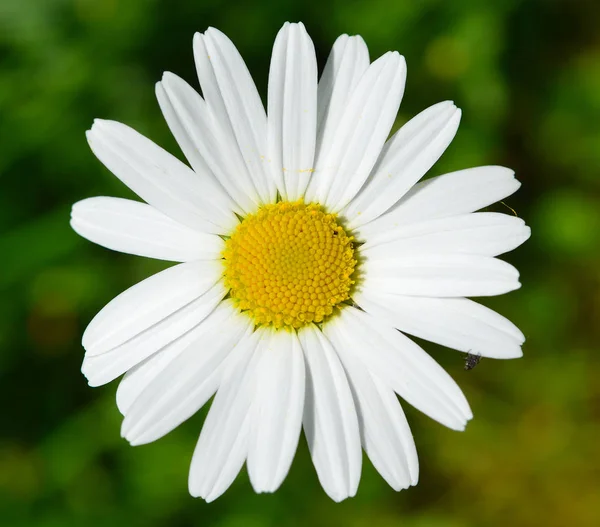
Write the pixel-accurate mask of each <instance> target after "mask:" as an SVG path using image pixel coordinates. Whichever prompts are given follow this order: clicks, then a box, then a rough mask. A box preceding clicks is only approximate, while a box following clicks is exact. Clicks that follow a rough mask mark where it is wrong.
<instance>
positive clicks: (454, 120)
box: [71, 24, 530, 501]
mask: <svg viewBox="0 0 600 527" xmlns="http://www.w3.org/2000/svg"><path fill="white" fill-rule="evenodd" d="M194 55H195V60H196V67H197V70H198V76H199V80H200V86H201V89H202V96H200V95H199V94H198V93H197V92H196V91H195V90H194V89H193V88H192V87H190V86H189V85H188V84H187V83H186V82H185V81H183V80H182V79H180V78H178V77H177V76H175V75H173V74H170V73H165V75H164V77H163V79H162V81H161V82H159V83H158V84H157V86H156V94H157V98H158V102H159V104H160V107H161V109H162V111H163V114H164V116H165V118H166V120H167V123H168V125H169V127H170V129H171V131H172V133H173V135H174V136H175V138H176V139H177V141H178V143H179V145H180V146H181V149H182V150H183V153H184V154H185V157H186V158H187V160H188V162H189V164H190V166H191V168H190V167H188V166H187V165H185V164H184V163H182V162H180V161H178V160H177V159H176V158H175V157H173V156H172V155H170V154H168V153H167V152H165V151H164V150H162V149H161V148H160V147H159V146H157V145H156V144H154V143H153V142H151V141H150V140H148V139H146V138H145V137H143V136H141V135H140V134H138V133H137V132H135V131H134V130H132V129H131V128H129V127H127V126H125V125H123V124H120V123H116V122H111V121H100V120H97V121H96V122H95V123H94V125H93V127H92V129H91V130H90V131H89V132H88V140H89V143H90V146H91V148H92V150H93V151H94V153H95V154H96V156H97V157H98V158H99V159H100V161H102V163H104V165H106V167H107V168H108V169H109V170H111V171H112V172H113V173H114V174H115V175H116V176H117V177H118V178H119V179H121V180H122V181H123V182H124V183H125V184H126V185H127V186H129V187H130V188H131V189H132V190H133V191H134V192H136V193H137V194H138V195H139V196H140V197H141V198H142V199H143V200H144V201H145V203H142V202H137V201H130V200H125V199H119V198H107V197H97V198H90V199H87V200H83V201H81V202H79V203H77V204H75V206H74V207H73V213H72V220H71V224H72V226H73V228H74V229H75V230H76V231H77V232H78V233H79V234H81V235H82V236H84V237H86V238H88V239H90V240H91V241H93V242H96V243H98V244H100V245H103V246H105V247H108V248H110V249H114V250H117V251H122V252H126V253H130V254H135V255H140V256H146V257H150V258H158V259H162V260H169V261H175V262H180V263H179V264H178V265H175V266H173V267H170V268H169V269H167V270H165V271H162V272H160V273H158V274H156V275H154V276H152V277H150V278H148V279H146V280H144V281H143V282H141V283H139V284H137V285H134V286H133V287H131V288H130V289H128V290H127V291H125V292H124V293H122V294H121V295H119V296H118V297H116V298H115V299H114V300H112V301H111V302H110V303H109V304H108V305H107V306H106V307H105V308H104V309H102V310H101V311H100V313H98V315H97V316H96V317H95V318H94V319H93V320H92V322H91V323H90V325H89V326H88V328H87V330H86V331H85V334H84V336H83V345H84V347H85V349H86V354H85V359H84V363H83V367H82V369H83V373H84V374H85V375H86V377H87V378H88V380H89V383H90V385H92V386H98V385H102V384H105V383H107V382H110V381H112V380H114V379H116V378H117V377H119V376H121V375H122V374H125V376H124V377H123V379H122V380H121V382H120V384H119V388H118V391H117V405H118V407H119V409H120V411H121V412H122V413H123V415H124V416H125V417H124V420H123V426H122V435H123V436H124V437H125V438H126V439H127V440H128V441H129V442H130V443H131V444H133V445H139V444H143V443H148V442H151V441H154V440H156V439H158V438H160V437H162V436H163V435H165V434H166V433H168V432H169V431H171V430H172V429H173V428H175V427H176V426H178V425H179V424H180V423H182V422H183V421H184V420H186V419H187V418H189V417H190V416H191V415H192V414H194V413H195V412H196V411H197V410H198V409H199V408H200V407H202V406H203V405H204V404H205V403H206V402H207V401H208V400H209V399H210V398H211V397H212V396H213V395H214V394H215V393H216V396H215V398H214V401H213V403H212V406H211V408H210V411H209V414H208V417H207V419H206V422H205V423H204V426H203V428H202V432H201V434H200V438H199V441H198V444H197V446H196V450H195V452H194V455H193V459H192V465H191V469H190V478H189V489H190V492H191V494H192V495H194V496H201V497H203V498H204V499H206V500H207V501H210V500H213V499H215V498H217V497H218V496H219V495H220V494H222V493H223V492H224V491H225V490H226V489H227V487H228V486H229V485H230V484H231V483H232V481H233V480H234V479H235V477H236V475H237V474H238V472H239V471H240V469H241V468H242V466H243V465H244V463H246V464H247V468H248V472H249V475H250V481H251V483H252V485H253V487H254V489H255V490H256V491H257V492H272V491H274V490H276V489H277V488H278V487H279V486H280V485H281V483H282V481H283V480H284V478H285V476H286V474H287V472H288V470H289V467H290V464H291V462H292V458H293V456H294V453H295V451H296V447H297V444H298V439H299V435H300V432H301V429H302V428H303V429H304V433H305V434H306V437H307V441H308V445H309V448H310V450H311V455H312V459H313V462H314V465H315V468H316V471H317V475H318V477H319V480H320V482H321V484H322V485H323V488H324V489H325V491H326V492H327V493H328V494H329V495H330V496H331V497H332V498H333V499H334V500H336V501H339V500H342V499H344V498H346V497H348V496H353V495H354V494H355V493H356V491H357V487H358V482H359V479H360V472H361V459H362V453H361V447H362V448H364V450H365V451H366V453H367V454H368V456H369V458H370V460H371V461H372V463H373V464H374V465H375V467H376V469H377V470H378V471H379V473H380V474H381V475H382V476H383V478H385V480H386V481H387V482H388V483H389V484H390V485H391V486H392V487H393V488H394V489H396V490H400V489H402V488H407V487H408V486H410V485H414V484H416V482H417V479H418V461H417V454H416V449H415V445H414V442H413V438H412V435H411V432H410V429H409V427H408V424H407V422H406V418H405V417H404V413H403V411H402V408H401V406H400V403H399V401H398V398H397V397H396V394H398V395H400V396H401V397H402V398H403V399H404V400H405V401H407V402H408V403H410V404H412V405H413V406H415V407H416V408H418V409H419V410H421V411H422V412H423V413H425V414H427V415H428V416H430V417H431V418H433V419H435V420H437V421H439V422H440V423H442V424H444V425H446V426H448V427H450V428H452V429H455V430H462V429H464V427H465V425H466V422H467V421H468V420H469V419H470V418H471V417H472V414H471V410H470V408H469V405H468V403H467V401H466V399H465V397H464V395H463V394H462V392H461V390H460V388H459V387H458V386H457V385H456V383H455V382H454V381H453V380H452V378H451V377H450V376H449V375H448V374H447V373H446V372H445V371H444V370H443V369H442V368H441V367H440V366H439V365H438V364H437V363H436V362H435V361H434V360H433V359H432V358H431V357H430V356H429V355H428V354H427V353H425V351H423V350H422V349H421V347H420V346H418V345H417V344H416V343H414V342H413V341H412V340H411V339H410V338H409V337H407V336H406V334H410V335H414V336H417V337H420V338H423V339H426V340H429V341H432V342H435V343H438V344H442V345H444V346H447V347H451V348H455V349H457V350H460V351H463V352H468V353H472V354H476V355H478V356H483V357H493V358H503V359H508V358H516V357H519V356H521V344H522V343H523V341H524V338H523V335H522V333H521V332H520V331H519V330H518V329H517V328H516V327H515V326H514V325H513V324H512V323H511V322H509V321H508V320H506V319H505V318H503V317H501V316H500V315H498V314H496V313H495V312H493V311H491V310H489V309H488V308H486V307H484V306H482V305H480V304H478V303H475V302H473V301H471V300H468V299H467V298H466V297H468V296H489V295H498V294H502V293H506V292H508V291H511V290H514V289H516V288H518V287H519V285H520V284H519V281H518V272H517V271H516V269H515V268H514V267H512V266H511V265H509V264H507V263H505V262H503V261H501V260H498V259H497V258H496V256H498V255H499V254H502V253H504V252H507V251H510V250H512V249H514V248H515V247H517V246H518V245H520V244H521V243H523V241H525V240H526V239H527V238H528V237H529V234H530V231H529V228H528V227H526V226H525V224H524V222H523V221H522V220H520V219H519V218H516V217H514V216H509V215H505V214H498V213H491V212H476V211H477V210H479V209H481V208H483V207H486V206H488V205H490V204H492V203H494V202H496V201H498V200H500V199H503V198H505V197H506V196H508V195H510V194H512V193H513V192H514V191H515V190H516V189H517V188H518V187H519V183H518V182H517V181H516V180H515V179H514V176H513V172H512V171H511V170H509V169H506V168H502V167H478V168H472V169H468V170H462V171H459V172H454V173H451V174H445V175H442V176H438V177H435V178H430V179H427V180H425V181H423V182H421V183H418V181H419V180H420V179H421V178H422V177H423V176H424V175H425V174H426V172H427V171H428V170H429V169H430V168H431V167H432V165H433V164H434V163H435V161H436V160H437V159H438V158H439V157H440V155H441V154H442V153H443V151H444V150H445V148H446V147H447V146H448V145H449V143H450V142H451V140H452V138H453V137H454V135H455V133H456V130H457V128H458V123H459V120H460V110H458V109H457V108H456V106H455V105H454V104H452V103H451V102H443V103H440V104H436V105H434V106H432V107H431V108H428V109H427V110H425V111H423V112H422V113H420V114H419V115H417V116H416V117H414V118H413V119H412V120H410V121H409V122H408V123H406V124H405V125H404V126H403V127H402V128H400V130H399V131H398V132H397V133H396V134H394V135H393V136H392V137H391V138H389V139H388V135H389V133H390V130H391V127H392V125H393V123H394V120H395V118H396V113H397V110H398V107H399V105H400V100H401V98H402V94H403V91H404V82H405V77H406V65H405V62H404V59H403V57H401V56H400V55H399V54H398V53H396V52H393V53H387V54H385V55H383V56H382V57H380V58H379V59H377V60H375V61H374V62H372V63H371V62H370V60H369V55H368V51H367V47H366V45H365V43H364V42H363V40H362V39H361V38H360V37H349V36H347V35H342V36H341V37H339V38H338V39H337V40H336V42H335V44H334V46H333V49H332V51H331V54H330V56H329V59H328V60H327V64H326V65H325V69H324V71H323V73H322V75H321V77H320V80H317V65H316V59H315V53H314V48H313V44H312V42H311V40H310V38H309V36H308V34H307V33H306V31H305V29H304V26H303V25H302V24H285V25H284V27H283V28H282V29H281V31H280V32H279V34H278V35H277V38H276V40H275V45H274V48H273V56H272V59H271V69H270V73H269V88H268V105H267V112H265V109H264V107H263V104H262V102H261V99H260V97H259V94H258V91H257V90H256V87H255V85H254V82H253V80H252V78H251V76H250V73H249V72H248V70H247V68H246V66H245V64H244V62H243V60H242V58H241V56H240V55H239V53H238V52H237V50H236V48H235V46H234V45H233V43H232V42H231V41H230V40H229V39H228V38H227V37H226V36H225V35H224V34H222V33H221V32H219V31H218V30H216V29H209V30H207V31H206V32H205V33H204V34H197V35H196V36H195V38H194Z"/></svg>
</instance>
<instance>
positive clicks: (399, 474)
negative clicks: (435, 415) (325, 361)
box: [338, 350, 419, 490]
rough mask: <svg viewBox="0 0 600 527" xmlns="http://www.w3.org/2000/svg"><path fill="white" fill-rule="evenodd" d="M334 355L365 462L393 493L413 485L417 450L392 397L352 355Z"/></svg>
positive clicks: (393, 396)
mask: <svg viewBox="0 0 600 527" xmlns="http://www.w3.org/2000/svg"><path fill="white" fill-rule="evenodd" d="M338 355H339V357H340V359H341V361H342V363H343V365H344V368H345V370H346V373H347V375H348V382H349V383H350V387H351V388H352V395H353V396H354V401H355V403H356V410H357V412H358V422H359V426H360V435H361V440H362V444H363V448H364V449H365V452H366V453H367V455H368V456H369V459H370V460H371V462H372V463H373V465H374V466H375V468H376V469H377V471H378V472H379V473H380V474H381V475H382V477H383V478H384V479H385V480H386V481H387V482H388V483H389V485H390V486H391V487H392V488H393V489H394V490H401V489H406V488H408V487H409V486H411V485H416V484H417V481H418V479H419V460H418V457H417V449H416V447H415V442H414V439H413V436H412V433H411V431H410V428H409V426H408V422H407V421H406V417H405V415H404V412H403V411H402V407H401V406H400V403H399V401H398V398H397V397H396V394H395V393H394V392H393V390H392V389H391V388H389V387H388V386H387V385H386V384H385V383H384V382H382V381H381V380H380V379H379V378H377V377H376V376H375V375H373V374H372V373H370V372H369V371H368V370H366V369H365V368H364V365H363V364H362V363H361V362H360V360H359V359H358V358H356V357H355V356H354V355H352V354H351V353H346V352H344V351H343V350H341V351H338Z"/></svg>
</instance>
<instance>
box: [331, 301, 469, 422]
mask: <svg viewBox="0 0 600 527" xmlns="http://www.w3.org/2000/svg"><path fill="white" fill-rule="evenodd" d="M323 331H324V332H325V334H326V335H327V336H328V337H329V338H330V339H331V341H332V342H333V343H334V346H335V349H336V350H338V353H340V354H341V353H351V354H353V355H354V356H355V357H356V358H358V359H359V360H360V361H361V362H362V363H363V364H364V366H365V367H366V368H368V370H369V371H370V372H372V373H373V374H375V375H377V376H378V377H380V378H381V379H382V380H383V381H384V382H385V383H386V385H387V386H389V387H390V388H392V389H393V390H394V391H395V392H396V393H397V394H398V395H400V396H401V397H402V398H403V399H405V400H406V401H407V402H408V403H410V404H411V405H413V406H414V407H415V408H417V409H418V410H420V411H421V412H423V413H424V414H426V415H428V416H429V417H431V418H432V419H435V420H436V421H438V422H439V423H442V424H443V425H445V426H447V427H448V428H452V429H453V430H464V428H465V425H466V423H467V421H468V420H469V419H471V418H472V417H473V415H472V413H471V409H470V408H469V403H467V400H466V399H465V396H464V395H463V393H462V391H461V390H460V388H459V387H458V385H457V384H456V383H455V382H454V380H453V379H452V378H451V377H450V376H449V375H448V374H447V373H446V372H445V371H444V369H443V368H442V367H441V366H440V365H439V364H437V362H435V361H434V360H433V359H432V358H431V357H430V356H429V355H428V354H427V353H425V352H424V351H423V350H422V349H421V348H420V347H419V346H418V345H417V344H415V343H414V342H412V341H411V340H410V339H409V338H407V337H406V336H404V335H403V334H402V333H400V332H399V331H397V330H396V329H394V328H393V327H391V326H388V325H386V324H385V323H383V322H380V321H378V320H377V319H376V318H375V317H373V316H371V315H369V314H368V313H364V312H363V311H360V310H358V309H356V308H353V307H350V306H348V307H345V308H344V309H343V311H342V313H341V316H339V317H336V318H333V319H331V320H330V321H328V323H327V324H325V325H324V328H323Z"/></svg>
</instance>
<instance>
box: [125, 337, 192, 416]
mask: <svg viewBox="0 0 600 527" xmlns="http://www.w3.org/2000/svg"><path fill="white" fill-rule="evenodd" d="M188 333H189V336H188V338H179V339H177V340H176V341H174V342H172V343H171V344H169V345H167V346H165V347H164V348H163V349H161V350H160V351H158V352H156V353H155V354H154V355H152V356H150V357H148V358H147V359H145V360H143V361H142V362H140V363H139V364H138V365H137V366H134V367H133V368H131V369H130V370H128V371H127V373H125V375H124V376H123V378H122V379H121V382H119V387H118V388H117V408H118V409H119V412H121V413H122V414H123V415H125V414H126V413H127V412H128V411H129V409H130V408H131V405H132V404H133V402H134V401H135V400H136V399H137V398H138V396H139V395H140V394H141V393H142V392H143V391H144V390H145V389H146V387H147V386H148V385H149V384H150V383H151V382H152V381H153V380H154V379H155V378H156V376H157V375H158V374H159V373H160V372H161V371H162V370H164V369H165V368H166V367H167V365H168V364H169V363H170V362H171V361H173V360H174V359H175V358H176V357H177V356H178V355H179V353H180V352H182V351H183V350H184V349H186V348H187V347H188V346H189V345H190V337H191V335H192V334H193V331H190V332H188Z"/></svg>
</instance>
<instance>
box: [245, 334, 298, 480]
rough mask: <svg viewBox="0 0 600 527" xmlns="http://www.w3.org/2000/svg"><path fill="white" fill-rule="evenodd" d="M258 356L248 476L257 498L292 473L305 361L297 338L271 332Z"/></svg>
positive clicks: (260, 348) (259, 349)
mask: <svg viewBox="0 0 600 527" xmlns="http://www.w3.org/2000/svg"><path fill="white" fill-rule="evenodd" d="M256 354H257V357H256V359H257V366H256V391H255V395H254V400H253V403H252V407H253V410H252V421H253V423H252V431H251V437H250V446H249V450H248V474H249V476H250V481H251V482H252V486H253V487H254V490H255V491H256V492H274V491H275V490H277V488H278V487H279V486H280V485H281V483H282V482H283V480H284V478H285V477H286V475H287V473H288V471H289V469H290V465H291V463H292V459H293V458H294V454H295V452H296V447H297V446H298V439H299V438H300V429H301V427H302V412H303V410H304V385H305V377H304V357H303V355H302V348H301V347H300V342H299V341H298V336H297V334H296V332H287V331H272V332H271V336H270V338H269V339H268V340H267V339H264V341H263V342H262V343H261V345H260V346H259V348H258V350H257V351H256Z"/></svg>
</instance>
